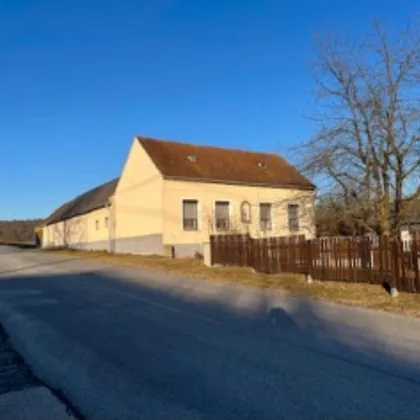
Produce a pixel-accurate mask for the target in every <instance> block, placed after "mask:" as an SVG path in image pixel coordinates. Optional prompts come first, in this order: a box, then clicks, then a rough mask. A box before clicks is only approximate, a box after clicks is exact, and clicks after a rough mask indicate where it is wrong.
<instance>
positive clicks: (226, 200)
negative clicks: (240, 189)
mask: <svg viewBox="0 0 420 420" xmlns="http://www.w3.org/2000/svg"><path fill="white" fill-rule="evenodd" d="M217 203H228V205H229V219H228V227H227V229H218V228H217V220H216V204H217ZM232 214H233V213H232V201H231V200H228V199H224V198H218V199H217V200H214V201H213V228H214V230H215V231H216V232H229V230H231V229H232Z"/></svg>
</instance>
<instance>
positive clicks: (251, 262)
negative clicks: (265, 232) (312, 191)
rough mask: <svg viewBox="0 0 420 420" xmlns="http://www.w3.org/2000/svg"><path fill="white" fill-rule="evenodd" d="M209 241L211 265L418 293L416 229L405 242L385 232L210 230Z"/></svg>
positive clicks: (418, 238)
mask: <svg viewBox="0 0 420 420" xmlns="http://www.w3.org/2000/svg"><path fill="white" fill-rule="evenodd" d="M210 245H211V254H212V263H213V264H222V265H237V266H251V267H253V268H254V269H255V270H256V271H259V272H263V273H284V272H289V273H305V274H311V276H312V277H313V278H314V279H318V280H321V281H323V280H328V281H341V282H352V283H371V284H381V283H389V284H391V285H394V286H396V287H397V288H398V289H399V290H401V291H406V292H411V293H420V233H418V234H415V235H413V237H412V239H411V240H410V241H409V242H402V241H400V240H391V239H390V238H388V237H387V236H383V237H379V238H374V239H369V238H366V237H352V238H318V239H313V240H305V238H304V237H303V236H290V237H272V238H257V239H254V238H251V237H250V236H249V235H212V236H211V237H210Z"/></svg>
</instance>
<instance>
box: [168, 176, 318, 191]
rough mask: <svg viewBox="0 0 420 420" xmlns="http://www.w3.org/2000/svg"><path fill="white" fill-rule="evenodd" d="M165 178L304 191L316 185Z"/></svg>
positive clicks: (177, 179) (178, 179)
mask: <svg viewBox="0 0 420 420" xmlns="http://www.w3.org/2000/svg"><path fill="white" fill-rule="evenodd" d="M163 179H166V180H173V181H187V182H204V183H212V184H229V185H247V186H250V187H271V188H287V189H297V190H302V191H314V190H316V186H315V185H314V184H312V183H309V184H308V185H298V184H268V183H263V182H243V181H232V180H226V179H206V178H190V177H183V176H171V175H169V176H168V175H163Z"/></svg>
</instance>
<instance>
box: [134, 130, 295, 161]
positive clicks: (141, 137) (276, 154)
mask: <svg viewBox="0 0 420 420" xmlns="http://www.w3.org/2000/svg"><path fill="white" fill-rule="evenodd" d="M135 138H136V139H137V140H139V141H140V142H141V141H142V140H146V141H148V140H151V141H156V142H160V143H171V144H177V145H181V146H193V147H198V148H210V149H216V150H228V151H230V152H241V153H251V154H259V155H267V156H276V157H279V158H281V159H283V160H285V159H284V157H283V156H281V155H280V154H279V153H277V152H267V151H261V150H249V149H240V148H236V147H223V146H216V145H211V144H196V143H190V142H186V141H183V140H181V141H179V140H172V139H171V140H168V139H162V138H158V137H148V136H138V135H137V136H135ZM289 165H290V163H289Z"/></svg>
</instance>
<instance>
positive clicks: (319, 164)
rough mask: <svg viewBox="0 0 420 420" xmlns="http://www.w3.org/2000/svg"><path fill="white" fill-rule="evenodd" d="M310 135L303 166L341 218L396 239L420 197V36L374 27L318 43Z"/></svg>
mask: <svg viewBox="0 0 420 420" xmlns="http://www.w3.org/2000/svg"><path fill="white" fill-rule="evenodd" d="M313 70H314V71H313V74H314V78H315V82H316V85H317V92H316V95H315V98H316V103H317V115H316V118H315V121H316V123H317V124H318V130H317V133H316V135H315V136H314V137H313V138H312V139H311V140H309V141H308V142H306V143H305V144H304V145H303V148H300V149H299V153H300V154H301V156H303V168H304V169H305V170H306V171H307V172H308V173H311V174H312V175H315V176H317V177H318V178H317V179H318V185H320V186H321V187H323V188H324V189H325V191H326V192H327V193H328V194H329V195H331V196H334V195H336V196H339V197H340V199H341V200H343V202H344V208H345V209H346V210H345V211H346V218H347V219H351V220H353V222H354V223H356V224H357V225H359V226H363V227H364V228H365V229H367V230H373V231H375V232H377V233H390V234H392V235H396V234H397V232H398V230H399V226H400V224H401V223H402V221H403V219H404V217H405V212H406V208H407V207H409V205H410V203H411V202H412V201H413V200H415V199H417V198H418V197H419V196H420V186H419V185H420V182H419V181H420V132H419V127H420V103H419V99H420V90H419V87H420V85H419V81H420V37H419V35H418V34H417V33H416V32H415V30H414V29H408V30H407V31H405V32H403V33H401V34H400V35H399V36H398V38H391V37H390V36H388V35H387V34H386V33H385V32H384V30H383V29H382V28H381V27H380V26H379V25H376V26H374V30H373V33H372V34H371V35H368V36H367V37H366V38H365V39H364V40H362V41H360V42H356V43H354V44H351V43H345V42H339V41H337V40H333V39H331V38H326V39H322V40H320V41H319V42H318V60H317V62H316V64H315V65H314V69H313Z"/></svg>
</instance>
